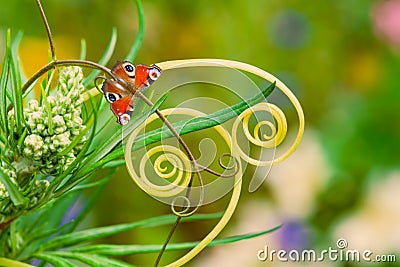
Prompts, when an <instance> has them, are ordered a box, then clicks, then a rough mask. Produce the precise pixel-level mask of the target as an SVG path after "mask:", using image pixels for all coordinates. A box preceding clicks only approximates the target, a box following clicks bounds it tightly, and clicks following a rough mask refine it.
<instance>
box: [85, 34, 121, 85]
mask: <svg viewBox="0 0 400 267" xmlns="http://www.w3.org/2000/svg"><path fill="white" fill-rule="evenodd" d="M116 44H117V29H116V28H113V29H112V32H111V38H110V42H109V44H108V46H107V48H106V50H105V52H104V54H103V56H102V57H101V59H100V60H99V62H98V63H99V64H100V65H107V63H108V61H109V60H110V59H111V56H112V54H113V53H114V49H115V45H116ZM99 74H100V71H99V70H94V71H92V72H91V73H90V74H89V75H88V76H87V77H86V78H85V79H84V80H83V86H84V87H88V86H89V85H90V84H91V83H92V82H93V80H94V78H96V76H98V75H99Z"/></svg>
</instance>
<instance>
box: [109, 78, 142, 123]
mask: <svg viewBox="0 0 400 267" xmlns="http://www.w3.org/2000/svg"><path fill="white" fill-rule="evenodd" d="M101 90H102V91H103V93H104V97H105V98H106V100H107V101H108V102H109V103H110V109H111V111H112V112H113V113H114V114H115V116H116V117H117V122H118V123H119V124H122V125H125V124H127V123H128V122H129V120H130V119H131V117H132V114H133V111H134V109H135V97H134V95H133V94H132V93H130V92H129V91H128V90H125V89H124V88H123V87H122V86H121V85H120V84H118V83H116V82H115V81H113V80H110V79H106V81H105V82H104V83H103V86H102V88H101Z"/></svg>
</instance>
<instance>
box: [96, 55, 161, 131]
mask: <svg viewBox="0 0 400 267" xmlns="http://www.w3.org/2000/svg"><path fill="white" fill-rule="evenodd" d="M111 72H112V73H113V74H115V75H116V76H117V77H119V78H120V79H122V80H124V81H125V83H126V84H127V85H128V86H122V85H121V84H119V83H118V82H117V81H114V80H110V79H106V80H105V82H104V83H103V86H102V87H101V90H102V91H103V93H104V97H105V98H106V99H107V101H108V102H109V103H110V108H111V110H112V112H113V113H114V114H115V116H116V117H117V122H118V123H120V124H121V125H125V124H127V123H128V122H129V120H130V119H131V116H132V113H133V110H134V109H135V100H136V96H135V93H136V91H141V90H144V89H146V88H147V87H149V86H150V85H151V84H152V83H153V82H154V81H156V80H157V79H158V77H160V75H161V69H160V68H159V67H158V66H156V65H150V66H146V65H140V64H138V65H136V68H135V66H134V65H133V64H132V63H130V62H129V61H123V62H121V61H118V62H117V63H116V64H115V65H114V66H113V67H112V69H111Z"/></svg>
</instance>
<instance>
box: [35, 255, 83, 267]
mask: <svg viewBox="0 0 400 267" xmlns="http://www.w3.org/2000/svg"><path fill="white" fill-rule="evenodd" d="M33 256H34V257H35V258H38V259H40V260H43V261H46V262H48V263H50V264H51V265H53V266H55V267H76V266H75V264H73V263H72V262H70V261H67V260H65V259H63V258H62V257H59V256H57V255H51V254H45V253H37V254H34V255H33Z"/></svg>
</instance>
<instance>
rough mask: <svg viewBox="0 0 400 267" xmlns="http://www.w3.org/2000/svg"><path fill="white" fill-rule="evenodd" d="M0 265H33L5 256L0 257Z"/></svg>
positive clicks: (15, 266) (16, 266)
mask: <svg viewBox="0 0 400 267" xmlns="http://www.w3.org/2000/svg"><path fill="white" fill-rule="evenodd" d="M0 266H1V267H34V266H32V265H29V264H27V263H24V262H20V261H16V260H12V259H7V258H3V257H0Z"/></svg>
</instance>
